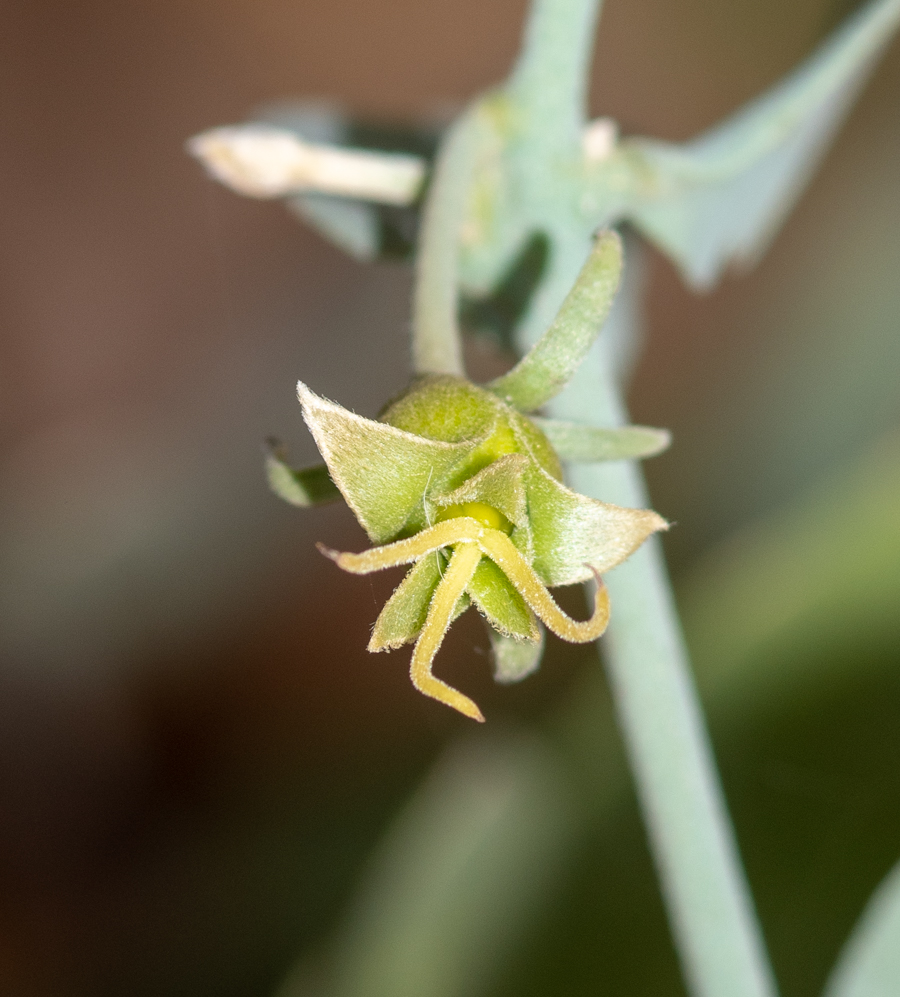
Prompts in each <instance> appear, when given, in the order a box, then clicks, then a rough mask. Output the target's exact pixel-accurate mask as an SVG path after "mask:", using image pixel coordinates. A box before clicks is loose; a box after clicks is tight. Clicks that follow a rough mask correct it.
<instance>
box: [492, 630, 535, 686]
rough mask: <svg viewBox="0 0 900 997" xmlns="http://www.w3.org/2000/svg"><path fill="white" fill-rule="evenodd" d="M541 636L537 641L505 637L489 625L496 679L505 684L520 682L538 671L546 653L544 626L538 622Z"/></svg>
mask: <svg viewBox="0 0 900 997" xmlns="http://www.w3.org/2000/svg"><path fill="white" fill-rule="evenodd" d="M537 629H538V633H539V634H540V636H539V637H538V639H537V640H536V641H530V640H516V638H515V637H504V636H503V634H500V633H497V631H496V630H494V629H493V627H488V632H489V634H490V638H491V651H492V652H493V655H494V681H495V682H500V683H502V684H503V685H510V684H512V683H513V682H520V681H521V680H522V679H524V678H527V677H528V676H529V675H531V674H532V672H535V671H537V669H538V666H539V665H540V663H541V658H542V657H543V654H544V635H545V634H544V628H543V626H542V625H541V624H540V623H538V625H537Z"/></svg>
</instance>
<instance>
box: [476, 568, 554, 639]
mask: <svg viewBox="0 0 900 997" xmlns="http://www.w3.org/2000/svg"><path fill="white" fill-rule="evenodd" d="M466 592H467V593H468V595H469V597H470V598H471V600H472V602H474V603H475V606H476V608H477V609H478V610H480V612H481V613H482V614H483V615H484V616H485V618H486V619H487V621H488V623H490V625H491V626H492V627H493V628H494V629H495V630H497V631H499V632H500V633H502V634H504V635H505V636H507V637H516V638H518V639H519V640H527V641H536V640H538V638H539V636H540V633H539V631H538V622H537V620H536V619H535V616H534V613H532V611H531V610H530V609H529V608H528V606H527V605H526V603H525V600H524V599H523V598H522V596H521V595H519V593H518V592H517V591H516V590H515V588H513V586H512V584H511V583H510V581H509V579H508V578H507V577H506V575H504V574H503V572H502V571H501V570H500V568H498V567H497V565H496V564H494V562H493V561H491V560H489V559H488V558H486V557H483V558H482V559H481V561H480V562H479V564H478V567H477V568H476V569H475V574H474V575H473V576H472V580H471V581H470V582H469V584H468V586H467V587H466Z"/></svg>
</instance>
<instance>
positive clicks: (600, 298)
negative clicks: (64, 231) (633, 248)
mask: <svg viewBox="0 0 900 997" xmlns="http://www.w3.org/2000/svg"><path fill="white" fill-rule="evenodd" d="M621 274H622V240H621V239H620V238H619V236H618V234H617V233H616V232H613V231H604V232H601V233H600V235H599V236H598V237H597V241H596V242H595V243H594V247H593V249H592V250H591V253H590V255H589V256H588V258H587V261H586V262H585V264H584V266H583V267H582V268H581V273H580V274H579V275H578V279H577V280H576V281H575V286H574V287H573V288H572V290H571V291H570V292H569V293H568V295H567V296H566V299H565V301H563V303H562V306H561V307H560V309H559V313H558V314H557V316H556V319H555V320H554V322H553V324H552V325H551V326H550V328H549V329H548V330H547V331H546V332H545V333H544V335H543V336H542V337H541V338H540V339H539V340H538V342H537V343H535V345H534V346H533V347H532V348H531V349H530V350H529V351H528V353H526V354H525V356H524V357H522V359H521V360H520V361H519V362H518V363H517V364H516V365H515V367H513V369H512V370H511V371H509V373H507V374H504V375H503V376H502V377H498V378H497V379H496V380H494V381H491V383H490V384H489V385H487V387H488V389H489V390H490V391H493V392H494V394H496V395H499V396H500V397H501V398H502V399H503V400H504V401H506V402H508V403H509V404H510V405H513V406H514V407H515V408H517V409H519V410H520V411H522V412H533V411H534V410H535V409H538V408H540V407H541V406H542V405H544V404H546V403H547V402H549V401H550V399H551V398H553V397H555V396H556V395H558V394H559V392H560V391H562V389H563V388H564V387H565V386H566V384H568V382H569V380H570V378H571V377H572V375H573V374H574V373H575V370H576V368H577V367H578V365H579V364H580V363H581V361H582V360H583V359H584V356H585V354H586V353H587V351H588V350H589V349H590V346H591V344H592V343H593V342H594V340H595V339H596V338H597V334H598V333H599V332H600V328H601V326H602V325H603V323H604V321H605V320H606V316H607V315H608V314H609V310H610V308H611V307H612V303H613V298H614V297H615V294H616V289H617V288H618V286H619V278H620V277H621Z"/></svg>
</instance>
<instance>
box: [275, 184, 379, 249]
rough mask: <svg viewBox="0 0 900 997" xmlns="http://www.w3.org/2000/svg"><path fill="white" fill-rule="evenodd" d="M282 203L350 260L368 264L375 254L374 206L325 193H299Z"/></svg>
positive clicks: (376, 244)
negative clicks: (350, 257)
mask: <svg viewBox="0 0 900 997" xmlns="http://www.w3.org/2000/svg"><path fill="white" fill-rule="evenodd" d="M285 203H286V204H287V207H288V210H289V211H290V212H292V213H293V214H295V215H296V216H297V217H299V218H300V219H302V220H303V221H305V222H306V223H307V224H308V225H311V226H312V227H313V228H314V229H316V230H317V231H318V232H319V233H320V234H321V235H323V236H325V238H326V239H328V241H329V242H332V243H334V244H335V245H336V246H337V247H338V248H339V249H343V250H344V252H345V253H347V254H348V255H350V256H352V257H353V258H354V259H357V260H361V261H362V262H364V263H368V262H370V261H371V260H374V259H376V257H377V256H378V254H379V250H380V249H381V223H380V219H379V217H378V211H377V209H376V208H375V206H374V205H372V204H370V203H368V202H366V201H354V200H351V199H349V198H343V197H331V196H329V195H327V194H301V195H297V196H294V197H289V198H287V200H286V202H285Z"/></svg>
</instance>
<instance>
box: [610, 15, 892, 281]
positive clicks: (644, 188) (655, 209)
mask: <svg viewBox="0 0 900 997" xmlns="http://www.w3.org/2000/svg"><path fill="white" fill-rule="evenodd" d="M898 22H900V0H872V2H870V3H869V4H867V5H866V6H865V7H863V8H862V9H861V10H860V11H859V12H858V13H857V14H856V15H854V16H853V17H851V18H850V19H849V20H848V21H847V23H846V24H845V25H844V26H843V27H842V28H840V29H839V30H838V31H837V32H836V33H835V34H834V35H833V36H832V37H831V38H830V39H829V40H828V41H827V42H826V43H825V44H824V45H822V46H821V48H820V49H819V50H818V51H817V52H816V53H814V54H813V56H812V57H811V58H810V59H809V60H807V62H805V63H804V64H803V65H801V66H800V68H799V69H797V70H796V71H795V72H794V73H792V74H791V75H790V76H788V77H787V78H786V79H785V80H784V81H782V82H781V83H779V84H777V85H776V86H775V87H773V88H772V89H771V90H770V91H768V92H767V93H765V94H764V95H763V96H761V97H759V98H758V99H756V100H755V101H753V102H752V103H750V104H748V105H747V106H746V107H745V108H743V109H742V110H740V111H738V112H737V113H736V114H735V115H733V116H732V117H731V118H730V119H728V120H727V121H726V122H725V123H724V124H722V125H719V126H717V127H715V128H713V129H711V130H710V131H708V132H706V133H705V134H703V135H701V136H699V137H698V138H696V139H694V140H693V141H691V142H688V143H687V144H685V145H671V144H668V143H665V142H658V141H655V140H652V139H630V140H626V141H624V142H622V143H621V145H620V147H619V150H618V152H617V154H616V155H617V156H619V157H622V159H623V162H624V163H626V164H627V163H630V164H631V168H632V171H633V175H634V184H635V187H634V201H633V203H632V205H631V207H630V209H628V210H627V211H626V215H627V216H628V217H629V218H630V219H631V220H632V221H633V222H634V223H635V224H636V225H637V227H638V228H639V229H640V230H641V231H642V232H643V233H644V234H645V235H646V236H647V237H648V238H649V239H650V240H651V241H653V242H655V243H656V244H657V245H658V246H659V247H660V248H662V249H663V250H664V251H665V252H666V253H668V254H669V255H670V256H671V257H672V259H673V260H674V261H675V263H676V264H677V265H678V266H679V267H680V268H681V269H682V271H683V273H684V275H685V277H686V279H687V280H689V281H690V282H691V283H692V284H693V285H694V286H696V287H700V288H705V287H709V286H711V285H712V284H713V283H714V282H715V281H716V279H717V278H718V276H719V274H720V273H721V272H722V270H723V269H724V268H725V266H727V264H728V263H729V262H731V261H733V260H744V261H752V260H754V259H755V258H756V257H757V256H758V255H760V254H761V252H762V251H763V250H764V249H765V246H766V244H767V242H768V240H769V239H770V238H771V237H772V236H773V235H774V233H775V231H776V229H777V228H778V226H779V225H780V223H781V222H782V220H783V219H784V217H785V215H786V214H787V212H788V211H789V210H790V208H791V206H792V205H793V203H794V201H795V200H796V198H797V197H798V195H799V194H800V192H801V190H802V189H803V187H804V185H805V183H806V181H807V180H808V178H809V176H810V174H811V173H812V171H813V169H814V168H815V166H816V164H817V162H818V160H819V158H820V157H821V156H822V154H823V152H824V150H825V148H826V146H827V144H828V142H829V140H830V139H831V137H832V135H833V134H834V132H835V131H836V129H837V128H838V127H839V125H840V124H841V121H842V120H843V118H844V116H845V114H846V113H847V111H848V110H849V108H850V105H851V104H852V102H853V100H854V98H855V97H856V95H857V93H858V92H859V90H860V89H861V87H862V85H863V84H864V83H865V80H866V78H867V76H868V74H869V72H870V70H871V69H872V67H873V65H874V63H875V60H876V59H877V57H878V56H879V55H880V53H881V51H882V50H883V49H884V47H885V45H886V44H887V43H888V41H889V39H890V37H891V35H892V34H893V32H894V31H895V30H896V28H897V25H898ZM602 176H603V173H602V172H601V173H600V174H598V179H599V178H600V177H602Z"/></svg>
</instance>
